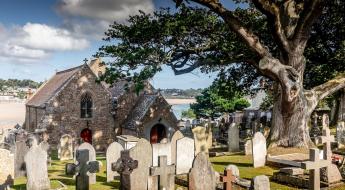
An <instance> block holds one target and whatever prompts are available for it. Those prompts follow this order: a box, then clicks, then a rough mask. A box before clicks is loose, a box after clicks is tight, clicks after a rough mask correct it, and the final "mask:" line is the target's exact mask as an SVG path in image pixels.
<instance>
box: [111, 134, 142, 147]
mask: <svg viewBox="0 0 345 190" xmlns="http://www.w3.org/2000/svg"><path fill="white" fill-rule="evenodd" d="M116 138H117V141H118V142H119V143H120V144H121V145H122V147H123V149H124V150H129V149H131V148H132V147H134V146H135V145H136V144H137V143H138V141H139V138H138V137H135V136H131V135H120V136H116Z"/></svg>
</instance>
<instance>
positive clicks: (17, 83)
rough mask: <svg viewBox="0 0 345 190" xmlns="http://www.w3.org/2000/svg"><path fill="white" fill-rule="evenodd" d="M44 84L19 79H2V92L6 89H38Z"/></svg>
mask: <svg viewBox="0 0 345 190" xmlns="http://www.w3.org/2000/svg"><path fill="white" fill-rule="evenodd" d="M41 84H42V82H35V81H33V80H28V79H24V80H18V79H8V80H4V79H0V90H3V89H4V88H34V89H36V88H38V87H40V86H41Z"/></svg>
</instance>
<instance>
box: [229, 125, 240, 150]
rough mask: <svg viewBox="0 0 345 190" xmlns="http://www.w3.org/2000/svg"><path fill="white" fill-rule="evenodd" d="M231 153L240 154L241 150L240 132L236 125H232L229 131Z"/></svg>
mask: <svg viewBox="0 0 345 190" xmlns="http://www.w3.org/2000/svg"><path fill="white" fill-rule="evenodd" d="M228 146H229V152H238V151H239V150H240V130H239V129H238V126H236V123H231V125H230V127H229V129H228Z"/></svg>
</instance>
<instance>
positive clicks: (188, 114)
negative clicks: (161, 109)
mask: <svg viewBox="0 0 345 190" xmlns="http://www.w3.org/2000/svg"><path fill="white" fill-rule="evenodd" d="M182 117H184V118H190V119H195V118H196V114H195V113H194V111H193V110H192V109H188V110H185V111H183V112H182Z"/></svg>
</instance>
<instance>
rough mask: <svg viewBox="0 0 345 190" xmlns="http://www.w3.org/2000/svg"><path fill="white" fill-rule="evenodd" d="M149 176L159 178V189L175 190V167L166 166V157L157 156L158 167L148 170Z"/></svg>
mask: <svg viewBox="0 0 345 190" xmlns="http://www.w3.org/2000/svg"><path fill="white" fill-rule="evenodd" d="M150 174H151V176H159V182H158V186H157V187H159V189H160V190H161V189H164V190H174V189H175V182H174V180H175V165H174V164H172V165H168V163H167V156H159V163H158V166H152V167H151V168H150Z"/></svg>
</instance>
